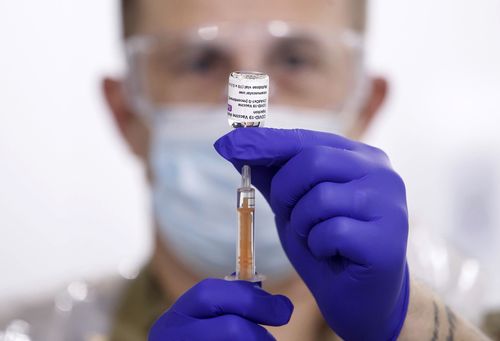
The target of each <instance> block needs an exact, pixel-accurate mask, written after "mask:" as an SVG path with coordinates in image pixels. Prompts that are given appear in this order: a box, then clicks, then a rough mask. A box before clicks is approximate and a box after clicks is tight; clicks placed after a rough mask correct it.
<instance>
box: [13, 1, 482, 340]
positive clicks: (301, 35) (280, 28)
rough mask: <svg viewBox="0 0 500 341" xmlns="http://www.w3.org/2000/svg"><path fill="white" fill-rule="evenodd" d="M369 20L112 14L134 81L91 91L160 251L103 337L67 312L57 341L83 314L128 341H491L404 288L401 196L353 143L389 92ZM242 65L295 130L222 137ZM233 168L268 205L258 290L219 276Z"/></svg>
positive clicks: (379, 159) (304, 13) (278, 122)
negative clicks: (141, 195)
mask: <svg viewBox="0 0 500 341" xmlns="http://www.w3.org/2000/svg"><path fill="white" fill-rule="evenodd" d="M364 8H365V4H364V2H362V1H354V0H330V1H306V0H293V1H290V0H288V1H285V0H279V1H272V2H269V1H264V0H256V1H231V2H227V1H221V0H211V1H206V0H185V1H161V0H135V1H134V0H124V1H123V10H124V12H123V17H124V32H125V38H126V47H127V57H128V62H129V70H128V71H129V72H128V74H127V77H126V79H124V80H115V79H106V80H104V82H103V89H104V93H105V96H106V99H107V102H108V104H109V106H110V109H111V112H112V113H113V117H114V120H115V122H116V124H117V127H118V129H119V130H120V132H121V134H122V136H123V137H124V139H125V141H126V142H127V144H128V145H129V147H130V149H131V150H132V152H133V153H134V154H135V155H136V156H137V157H138V158H140V160H141V161H142V162H143V164H144V168H145V170H146V172H145V173H146V174H147V177H148V179H149V181H150V183H151V186H152V192H153V203H154V214H155V223H156V226H157V229H156V239H155V241H156V242H155V249H154V252H153V256H152V259H151V262H150V264H148V265H147V266H146V267H145V268H144V270H143V271H142V273H141V274H140V275H139V277H138V278H137V279H136V280H135V281H134V282H133V283H131V284H129V285H128V287H127V288H126V289H125V290H124V291H123V292H121V291H120V293H119V294H118V295H119V297H118V298H117V300H118V303H117V304H110V306H113V307H114V309H113V310H110V311H106V314H111V316H112V318H111V323H110V325H107V326H103V325H102V324H104V322H103V320H104V317H102V318H101V316H100V315H92V314H89V313H88V312H87V313H82V314H81V315H79V314H78V313H74V314H73V315H72V316H68V317H67V319H66V320H62V322H60V323H61V326H67V325H69V324H71V325H73V326H74V328H72V330H71V332H68V334H66V339H68V338H69V339H75V340H79V339H84V338H87V339H91V338H93V339H98V338H97V333H94V334H92V333H89V332H86V331H85V330H86V325H87V324H88V323H89V322H88V321H89V320H88V318H89V316H92V319H93V321H94V324H95V325H99V327H98V328H96V330H99V331H102V332H103V333H107V334H108V335H109V339H111V340H123V341H127V340H130V341H132V340H144V339H146V338H147V335H148V334H149V339H150V340H152V341H156V340H181V339H182V340H267V339H272V338H273V337H274V338H276V339H279V340H330V339H332V340H333V339H336V336H335V333H336V334H337V335H339V336H340V337H342V338H344V339H346V340H387V339H397V338H399V339H407V340H422V339H429V340H442V339H447V340H454V339H466V340H480V339H485V337H484V336H482V335H481V334H480V333H479V332H478V331H476V330H475V329H474V328H473V327H472V326H470V325H469V324H467V323H466V322H464V321H463V320H461V319H460V318H459V317H457V316H456V315H455V314H454V313H453V312H452V311H451V310H450V309H449V308H448V307H446V306H445V305H443V303H441V302H440V301H439V299H438V298H436V297H435V296H433V295H432V294H431V293H430V292H429V291H428V290H427V289H425V288H424V287H423V286H421V285H419V284H418V283H416V282H415V281H414V280H413V279H412V277H411V275H410V274H411V269H409V267H408V265H407V262H406V243H407V233H408V218H407V210H406V199H405V189H404V184H403V182H402V180H401V179H400V178H399V176H398V175H397V174H396V173H395V172H394V171H393V170H392V168H391V166H390V163H389V161H388V159H387V156H386V155H385V154H384V153H383V152H382V151H380V150H378V149H376V148H373V147H370V146H367V145H364V144H362V143H359V142H356V139H359V138H361V137H362V134H363V132H364V131H365V130H366V129H367V127H368V126H369V124H370V122H371V121H372V120H373V118H374V117H375V115H376V113H377V112H378V110H379V108H380V106H381V105H382V103H383V101H384V98H385V96H386V92H387V82H386V81H385V80H384V79H381V78H370V77H369V76H368V75H367V74H365V72H364V69H363V63H362V55H363V45H362V37H363V33H364V31H363V30H364V20H365V19H364V16H365V9H364ZM240 69H246V70H255V71H262V72H265V73H267V74H269V76H270V79H271V87H270V90H271V98H270V103H271V108H270V116H271V119H272V120H274V121H273V122H271V123H270V124H271V125H273V126H275V127H279V128H287V127H289V128H306V129H307V130H297V129H292V130H290V129H286V130H276V129H270V128H259V129H240V130H236V131H233V132H229V133H227V131H228V127H227V122H225V120H226V119H225V110H224V107H223V105H224V102H225V100H226V97H225V88H226V87H227V77H228V74H229V72H231V71H234V70H240ZM318 130H320V131H323V132H318ZM226 133H227V134H226ZM333 133H337V134H342V135H345V136H347V137H349V139H347V138H344V137H341V136H339V135H336V134H333ZM216 140H217V141H216ZM213 143H215V145H214V147H215V150H216V151H217V153H218V154H220V156H219V155H217V154H216V152H215V150H214V149H213V147H212V144H213ZM224 159H226V160H227V161H229V163H228V162H227V161H226V160H224ZM230 163H232V164H233V165H234V166H235V168H236V169H237V170H241V166H242V165H243V164H248V165H250V166H251V167H252V170H253V179H252V180H253V183H254V185H255V186H256V187H257V189H258V190H259V191H260V192H261V193H262V197H263V199H262V198H261V199H262V200H258V201H257V213H256V215H257V217H256V219H257V221H256V234H257V236H256V243H257V245H256V255H257V269H258V271H260V272H262V273H263V274H265V275H267V277H268V279H267V280H266V281H264V282H263V284H262V286H263V289H261V288H260V287H259V285H257V284H252V283H247V282H241V281H233V282H230V281H225V280H222V279H217V278H222V277H223V275H224V274H229V273H230V272H231V271H232V269H234V266H233V264H234V257H235V256H234V244H235V239H236V236H235V234H234V231H235V227H234V225H235V221H234V223H233V220H234V219H235V217H234V216H233V214H234V209H235V208H234V202H233V201H234V195H235V189H236V186H237V182H234V181H233V180H235V179H237V172H236V171H235V170H234V169H233V168H232V167H231V165H230ZM264 199H265V200H266V201H267V202H268V203H269V206H268V205H267V204H266V202H265V201H264ZM227 203H229V204H227ZM271 209H272V211H271ZM278 238H279V239H278ZM283 251H284V252H283ZM205 278H210V279H205ZM77 289H78V288H76V289H75V288H73V289H72V290H70V294H71V295H72V297H73V298H74V296H78V290H77ZM75 292H76V294H75ZM108 292H113V295H116V294H117V292H118V291H115V290H113V289H109V290H108ZM271 293H272V294H271ZM111 296H112V295H111V294H110V295H107V294H96V296H95V298H94V302H102V301H101V300H102V299H109V298H110V297H111ZM59 303H60V302H59ZM103 310H106V309H103ZM80 311H84V309H83V310H80ZM155 320H156V322H155ZM59 321H61V320H59ZM15 327H16V328H17V330H18V331H19V329H22V330H24V329H23V327H26V326H23V325H22V324H21V325H20V324H19V323H18V324H17V325H16V326H15ZM45 327H46V328H47V329H49V326H48V324H47V325H45ZM12 328H13V327H12V326H11V329H10V332H12V330H14V329H15V328H14V329H12ZM54 328H57V326H55V327H54ZM35 329H36V328H35ZM21 333H24V331H21V332H19V334H21ZM46 335H52V336H46V339H50V340H57V337H55V336H54V335H55V334H53V333H52V334H51V333H47V334H46ZM35 340H36V339H35Z"/></svg>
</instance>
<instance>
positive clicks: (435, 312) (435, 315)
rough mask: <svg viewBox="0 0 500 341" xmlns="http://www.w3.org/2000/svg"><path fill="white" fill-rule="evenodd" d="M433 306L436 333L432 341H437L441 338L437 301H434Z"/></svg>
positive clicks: (433, 334) (434, 332)
mask: <svg viewBox="0 0 500 341" xmlns="http://www.w3.org/2000/svg"><path fill="white" fill-rule="evenodd" d="M432 305H433V306H434V331H433V332H432V339H431V341H437V339H438V337H439V307H438V305H437V303H436V301H432Z"/></svg>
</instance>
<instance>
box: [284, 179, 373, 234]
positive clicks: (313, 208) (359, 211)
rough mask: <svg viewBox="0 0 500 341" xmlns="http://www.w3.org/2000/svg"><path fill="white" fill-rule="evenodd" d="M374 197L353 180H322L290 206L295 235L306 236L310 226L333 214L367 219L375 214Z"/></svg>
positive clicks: (368, 189) (334, 215)
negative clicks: (340, 181) (337, 181)
mask: <svg viewBox="0 0 500 341" xmlns="http://www.w3.org/2000/svg"><path fill="white" fill-rule="evenodd" d="M375 200H376V196H375V195H374V193H373V191H371V189H370V188H367V187H361V188H359V186H356V184H353V183H345V184H338V183H334V182H322V183H319V184H317V185H316V186H314V187H313V188H312V189H311V190H310V191H309V192H307V193H306V194H304V196H302V198H300V200H299V201H298V202H297V204H296V205H295V206H294V207H293V209H292V213H291V215H290V225H291V227H292V229H293V230H294V231H295V232H296V233H297V234H298V235H300V236H301V237H307V235H308V234H309V231H310V230H311V228H312V227H313V226H315V225H316V224H318V223H320V222H322V221H325V220H328V219H330V218H333V217H336V216H345V217H350V218H354V219H357V220H364V221H368V220H370V219H373V218H376V217H375V216H374V215H373V214H372V213H373V206H374V204H373V202H374V201H375Z"/></svg>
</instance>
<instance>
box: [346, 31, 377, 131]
mask: <svg viewBox="0 0 500 341" xmlns="http://www.w3.org/2000/svg"><path fill="white" fill-rule="evenodd" d="M342 38H343V41H344V42H345V43H346V44H347V45H348V46H349V47H350V48H352V49H353V50H354V53H355V57H354V58H355V60H354V71H353V86H352V89H351V91H350V94H349V96H348V99H347V100H346V102H345V103H344V105H343V106H342V108H341V110H340V114H341V116H342V119H343V122H345V124H344V127H343V131H345V132H348V131H350V130H351V129H352V128H353V127H354V124H355V123H356V121H357V120H358V118H359V116H360V115H361V111H362V109H363V106H364V105H365V103H366V100H367V99H368V97H369V96H370V94H371V92H372V84H371V82H370V80H369V77H368V74H367V71H366V63H365V51H364V41H363V38H362V37H361V36H360V35H359V34H357V33H355V32H350V31H349V32H346V33H345V34H344V36H343V37H342Z"/></svg>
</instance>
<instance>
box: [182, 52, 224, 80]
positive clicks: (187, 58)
mask: <svg viewBox="0 0 500 341" xmlns="http://www.w3.org/2000/svg"><path fill="white" fill-rule="evenodd" d="M224 65H225V57H224V56H223V55H222V54H221V53H220V52H219V51H216V50H212V49H208V50H202V51H195V52H194V53H189V54H186V55H184V56H183V57H182V58H181V59H180V65H179V68H180V69H181V70H182V71H184V72H188V73H193V74H207V73H211V72H215V71H217V70H219V69H220V68H222V67H224Z"/></svg>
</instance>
